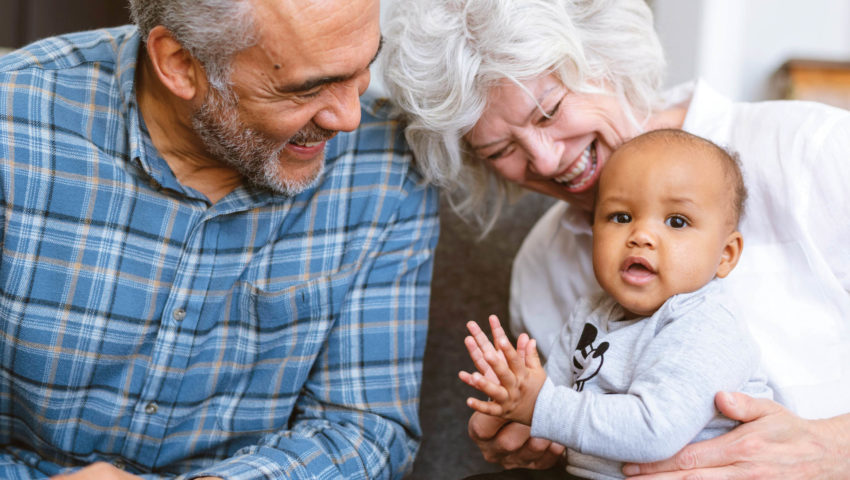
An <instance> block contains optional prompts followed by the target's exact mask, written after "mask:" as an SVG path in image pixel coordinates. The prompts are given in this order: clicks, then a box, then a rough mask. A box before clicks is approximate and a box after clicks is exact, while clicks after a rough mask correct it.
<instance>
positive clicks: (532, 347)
mask: <svg viewBox="0 0 850 480" xmlns="http://www.w3.org/2000/svg"><path fill="white" fill-rule="evenodd" d="M525 364H526V365H527V366H528V368H542V367H543V364H542V363H541V362H540V355H539V354H538V353H537V340H534V339H531V340H530V341H529V342H528V345H526V347H525Z"/></svg>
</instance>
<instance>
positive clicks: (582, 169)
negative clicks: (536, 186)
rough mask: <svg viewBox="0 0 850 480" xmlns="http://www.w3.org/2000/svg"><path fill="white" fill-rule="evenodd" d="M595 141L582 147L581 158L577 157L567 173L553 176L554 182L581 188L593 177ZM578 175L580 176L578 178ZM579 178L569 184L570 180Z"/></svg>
mask: <svg viewBox="0 0 850 480" xmlns="http://www.w3.org/2000/svg"><path fill="white" fill-rule="evenodd" d="M595 147H596V141H595V140H594V141H593V142H591V144H590V145H588V146H587V148H586V149H584V152H582V154H581V158H579V160H578V162H576V164H575V165H573V166H572V168H570V169H569V170H567V173H565V174H563V175H561V176H560V177H555V178H553V180H555V181H556V182H558V183H560V184H563V185H566V186H568V187H570V188H581V187H583V186H584V185H585V184H586V183H587V182H588V181H589V180H590V179H591V178H593V173H594V171H595V170H596V148H595ZM579 177H580V178H579ZM576 178H579V182H578V183H575V184H571V183H570V182H571V181H573V180H575V179H576Z"/></svg>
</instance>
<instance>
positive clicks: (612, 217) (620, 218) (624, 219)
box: [608, 212, 632, 223]
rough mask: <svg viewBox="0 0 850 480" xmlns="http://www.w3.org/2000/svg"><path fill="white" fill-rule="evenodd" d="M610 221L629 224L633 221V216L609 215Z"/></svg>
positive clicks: (625, 214)
mask: <svg viewBox="0 0 850 480" xmlns="http://www.w3.org/2000/svg"><path fill="white" fill-rule="evenodd" d="M608 219H609V220H611V221H612V222H614V223H629V222H631V221H632V216H631V215H629V214H628V213H623V212H617V213H612V214H611V215H609V216H608Z"/></svg>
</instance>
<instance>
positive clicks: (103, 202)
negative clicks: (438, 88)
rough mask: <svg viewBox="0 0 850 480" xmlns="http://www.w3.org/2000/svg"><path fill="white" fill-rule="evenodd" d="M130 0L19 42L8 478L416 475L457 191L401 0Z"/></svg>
mask: <svg viewBox="0 0 850 480" xmlns="http://www.w3.org/2000/svg"><path fill="white" fill-rule="evenodd" d="M130 3H131V10H132V15H133V18H134V21H135V23H136V26H127V27H120V28H114V29H109V30H100V31H93V32H83V33H78V34H71V35H66V36H62V37H55V38H49V39H46V40H43V41H40V42H38V43H35V44H33V45H30V46H28V47H25V48H24V49H22V50H20V51H18V52H15V53H11V54H9V55H6V56H4V57H3V58H2V59H0V160H2V162H0V181H2V183H0V199H2V202H3V205H2V210H0V212H2V213H0V245H2V257H0V335H2V336H0V350H2V360H0V478H4V479H9V478H44V477H46V476H53V477H57V478H58V477H62V478H67V479H84V478H101V479H102V478H138V477H139V476H141V477H144V478H169V477H175V476H181V478H203V477H213V478H216V477H218V478H227V479H266V478H268V479H271V478H373V477H374V478H397V477H400V476H402V475H403V474H404V473H406V472H407V471H408V470H409V469H410V467H411V465H412V461H413V457H414V454H415V452H416V449H417V446H418V437H419V434H420V427H419V422H418V418H417V416H418V395H419V386H420V373H421V361H422V356H423V350H424V345H425V334H426V327H427V314H428V295H429V287H430V282H431V267H432V254H433V249H434V246H435V244H436V239H437V232H438V221H437V212H436V210H437V196H436V194H435V191H434V190H433V189H431V188H426V187H423V186H422V185H421V179H420V177H419V176H418V174H417V173H416V172H415V171H414V170H413V169H412V165H411V157H410V155H409V153H408V150H407V148H406V146H405V144H404V142H403V137H402V130H401V128H400V127H399V126H398V124H397V123H396V122H395V121H394V120H392V119H391V118H389V117H388V116H387V114H386V111H385V110H386V106H385V105H383V104H381V103H380V102H377V101H369V100H366V99H364V100H363V105H362V108H361V104H360V95H361V94H363V93H364V91H365V90H366V87H367V85H368V83H369V66H370V64H371V63H372V61H373V60H374V59H375V57H376V56H377V54H378V51H379V49H380V41H381V40H380V31H379V25H378V18H379V7H378V1H377V0H309V1H299V2H295V1H292V0H238V1H237V0H192V1H188V0H133V1H131V2H130ZM358 125H359V126H358ZM339 132H351V133H339Z"/></svg>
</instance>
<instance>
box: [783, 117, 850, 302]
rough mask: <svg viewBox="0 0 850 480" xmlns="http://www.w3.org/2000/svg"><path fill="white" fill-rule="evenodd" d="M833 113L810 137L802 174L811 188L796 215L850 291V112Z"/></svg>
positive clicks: (830, 266)
mask: <svg viewBox="0 0 850 480" xmlns="http://www.w3.org/2000/svg"><path fill="white" fill-rule="evenodd" d="M831 112H832V114H831V115H824V116H823V117H822V118H821V120H820V122H819V126H820V128H818V129H817V130H816V131H815V134H813V135H811V136H810V138H809V145H810V148H809V149H808V151H807V152H805V153H806V155H805V159H804V165H803V171H802V173H803V174H804V175H806V176H807V177H808V178H806V180H807V185H806V186H805V187H804V188H803V192H804V193H805V194H804V195H800V204H799V205H798V209H799V211H797V212H795V214H796V215H797V216H798V218H800V220H801V223H802V224H804V227H803V228H802V229H801V230H803V232H804V234H806V235H808V236H809V237H810V238H811V240H812V242H813V243H814V244H815V245H816V246H817V248H818V249H819V250H820V251H821V255H820V258H824V259H829V260H828V264H826V265H824V267H826V268H829V269H831V270H832V273H833V274H834V276H835V278H836V279H837V280H838V282H840V284H841V286H842V287H843V288H844V290H845V291H849V292H850V250H848V249H847V247H846V246H847V239H848V238H850V222H848V221H847V219H848V218H850V198H848V197H850V194H848V192H850V191H848V189H847V185H850V157H848V153H847V152H850V112H846V111H843V110H838V109H834V110H831ZM804 178H805V177H804ZM815 267H817V266H815Z"/></svg>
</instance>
